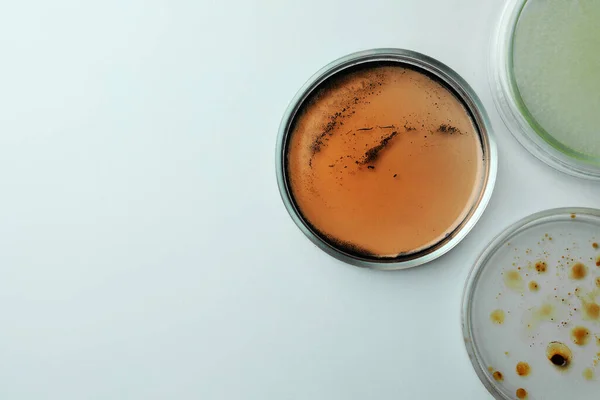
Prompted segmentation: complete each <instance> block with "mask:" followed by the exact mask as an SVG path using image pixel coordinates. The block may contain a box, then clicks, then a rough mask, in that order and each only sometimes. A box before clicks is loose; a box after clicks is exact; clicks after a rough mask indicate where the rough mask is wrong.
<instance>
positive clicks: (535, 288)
mask: <svg viewBox="0 0 600 400" xmlns="http://www.w3.org/2000/svg"><path fill="white" fill-rule="evenodd" d="M539 289H540V285H538V283H537V282H536V281H531V282H529V290H531V291H532V292H537V291H538V290H539Z"/></svg>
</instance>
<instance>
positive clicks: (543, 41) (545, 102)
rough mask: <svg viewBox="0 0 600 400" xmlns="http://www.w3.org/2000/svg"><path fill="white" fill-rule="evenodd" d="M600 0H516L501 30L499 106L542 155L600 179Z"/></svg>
mask: <svg viewBox="0 0 600 400" xmlns="http://www.w3.org/2000/svg"><path fill="white" fill-rule="evenodd" d="M599 19H600V2H598V1H597V0H579V1H564V0H509V1H508V2H507V3H506V7H505V9H504V11H503V13H502V16H501V18H500V21H499V24H498V27H497V30H496V31H495V32H494V35H493V37H492V43H491V46H490V48H491V53H490V58H489V82H490V86H491V90H492V95H493V98H494V102H495V104H496V107H497V109H498V111H499V113H500V115H501V117H502V119H503V120H504V122H505V124H506V125H507V127H508V128H509V130H510V131H511V132H512V134H513V135H514V136H515V138H516V139H517V140H518V141H519V142H520V143H521V144H522V145H523V146H524V147H525V148H526V149H527V150H529V152H530V153H532V154H533V155H534V156H536V157H537V158H539V159H540V160H542V161H544V162H545V163H547V164H548V165H550V166H552V167H554V168H556V169H558V170H560V171H562V172H566V173H569V174H571V175H574V176H578V177H583V178H591V179H600V113H598V110H600V52H599V51H598V49H599V48H600V24H598V20H599Z"/></svg>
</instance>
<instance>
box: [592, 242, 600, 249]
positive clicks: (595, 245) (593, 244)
mask: <svg viewBox="0 0 600 400" xmlns="http://www.w3.org/2000/svg"><path fill="white" fill-rule="evenodd" d="M592 247H593V248H594V249H596V250H597V249H598V248H599V247H600V245H598V243H596V242H594V243H592Z"/></svg>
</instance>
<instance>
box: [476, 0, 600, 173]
mask: <svg viewBox="0 0 600 400" xmlns="http://www.w3.org/2000/svg"><path fill="white" fill-rule="evenodd" d="M528 1H530V0H509V1H508V2H507V3H506V5H505V7H504V10H503V12H502V15H501V17H500V21H499V23H498V25H497V27H496V29H495V31H494V32H493V34H492V37H491V45H490V54H489V58H488V75H489V84H490V89H491V92H492V98H493V99H494V104H495V106H496V109H497V110H498V112H499V114H500V117H501V118H502V120H503V121H504V123H505V125H506V126H507V127H508V128H509V131H510V132H511V133H512V135H513V136H514V137H515V138H516V139H517V141H518V142H519V143H521V145H522V146H523V147H525V148H526V149H527V150H528V151H529V152H530V153H531V154H533V155H534V156H535V157H536V158H538V159H539V160H541V161H543V162H544V163H546V164H547V165H549V166H551V167H553V168H555V169H557V170H559V171H561V172H564V173H567V174H570V175H572V176H576V177H580V178H587V179H595V180H600V159H598V158H595V157H590V156H588V155H585V154H582V153H580V152H577V151H575V150H573V149H571V148H569V147H567V146H565V145H564V144H562V143H560V142H559V141H557V140H556V139H554V137H553V136H552V135H550V134H549V133H548V132H547V131H546V130H545V129H544V128H543V127H542V126H541V125H540V124H539V123H538V122H537V121H536V119H535V118H534V117H533V115H532V114H531V113H530V111H529V110H528V108H527V106H526V105H525V102H524V101H523V99H522V97H521V94H520V92H519V89H518V87H517V84H516V80H515V78H514V74H513V68H512V67H513V52H512V50H513V44H514V32H515V28H516V25H517V22H518V20H519V17H520V15H521V13H522V11H523V9H524V7H525V5H526V4H527V2H528Z"/></svg>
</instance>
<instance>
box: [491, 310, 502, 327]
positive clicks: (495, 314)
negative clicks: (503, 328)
mask: <svg viewBox="0 0 600 400" xmlns="http://www.w3.org/2000/svg"><path fill="white" fill-rule="evenodd" d="M490 319H491V320H492V322H493V323H495V324H498V325H502V324H503V323H504V311H503V310H494V311H492V313H491V314H490Z"/></svg>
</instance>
